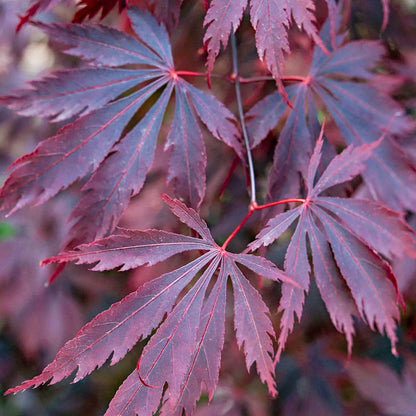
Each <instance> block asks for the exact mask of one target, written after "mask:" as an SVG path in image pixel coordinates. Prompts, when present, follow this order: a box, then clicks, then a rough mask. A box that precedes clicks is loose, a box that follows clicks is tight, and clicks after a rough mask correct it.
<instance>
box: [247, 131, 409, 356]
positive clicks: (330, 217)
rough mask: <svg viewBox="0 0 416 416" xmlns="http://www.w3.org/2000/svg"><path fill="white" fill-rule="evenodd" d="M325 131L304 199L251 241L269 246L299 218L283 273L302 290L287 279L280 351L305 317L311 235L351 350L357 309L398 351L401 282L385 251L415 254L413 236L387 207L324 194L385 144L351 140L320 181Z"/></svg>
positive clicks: (326, 293) (326, 296)
mask: <svg viewBox="0 0 416 416" xmlns="http://www.w3.org/2000/svg"><path fill="white" fill-rule="evenodd" d="M322 136H323V134H322V133H321V135H320V137H319V139H318V140H317V142H316V146H315V149H314V152H313V154H312V157H311V160H310V163H309V166H308V172H307V175H306V186H307V189H308V193H307V196H306V199H305V202H304V203H303V204H302V205H300V206H298V207H296V208H294V209H291V210H289V211H286V212H284V213H280V214H278V215H277V216H275V217H274V218H272V219H270V220H269V222H268V223H267V226H266V227H265V228H264V229H263V230H262V231H261V232H260V233H259V234H258V235H257V239H256V241H254V242H253V243H251V245H250V248H251V250H255V249H257V248H259V247H260V246H262V245H264V246H267V245H269V244H271V243H272V242H274V241H275V240H276V239H278V238H279V237H280V236H281V235H282V233H283V232H285V231H286V230H287V229H288V227H290V225H291V224H292V223H294V221H295V220H298V223H297V226H296V229H295V231H294V234H293V237H292V239H291V242H290V244H289V246H288V249H287V253H286V258H285V270H286V272H287V274H288V275H289V276H292V277H293V278H294V279H295V281H296V282H298V283H299V285H300V286H301V288H297V287H294V286H293V285H292V286H289V285H286V284H283V288H282V298H281V301H280V306H279V310H280V311H283V315H282V319H281V324H280V325H281V333H280V337H279V340H278V343H279V349H278V353H277V356H278V357H279V355H280V353H281V351H282V349H283V347H284V345H285V342H286V339H287V337H288V334H289V333H290V332H291V331H292V329H293V325H294V318H295V314H296V316H297V317H298V319H299V320H300V318H301V315H302V309H303V303H304V298H305V292H308V289H309V273H310V265H309V260H308V252H307V239H308V240H309V244H310V247H311V251H312V259H313V270H314V276H315V280H316V284H317V286H318V289H319V291H320V293H321V296H322V299H323V301H324V302H325V305H326V307H327V309H328V312H329V314H330V316H331V320H332V322H333V323H334V325H335V327H336V328H337V329H338V330H339V331H341V332H344V333H345V335H346V338H347V341H348V351H349V353H350V352H351V347H352V336H353V334H354V327H353V319H352V317H353V316H354V315H358V314H359V315H360V316H361V318H362V319H363V320H365V321H367V323H368V325H369V326H370V327H371V329H375V328H376V327H377V329H378V330H379V331H380V332H384V331H385V332H386V334H387V336H388V337H389V338H390V340H391V343H392V351H393V353H395V344H396V340H397V337H396V333H395V329H396V323H395V321H396V320H397V319H398V317H399V311H398V308H397V297H398V291H397V283H396V278H395V276H394V274H393V272H392V270H391V267H390V265H389V264H388V263H387V262H386V261H385V260H384V259H383V258H382V257H381V256H380V254H381V255H383V256H385V257H386V258H392V256H393V255H400V256H402V255H403V253H406V254H408V255H411V256H413V257H414V256H415V240H414V237H413V235H412V232H411V230H410V228H409V227H408V226H407V224H406V223H405V221H404V220H403V217H402V216H401V215H400V214H398V213H396V212H394V211H391V210H389V209H387V208H385V207H384V206H382V205H379V204H377V203H375V202H372V201H368V200H361V199H348V198H338V197H325V196H321V195H320V194H321V193H322V192H323V191H325V190H326V189H328V188H330V187H332V186H334V185H337V184H340V183H343V182H345V181H348V180H350V179H352V178H353V177H354V176H356V175H358V174H359V173H361V172H362V171H363V170H364V168H365V162H366V161H367V160H368V159H369V158H370V157H371V155H372V153H373V152H374V151H375V150H376V147H377V145H378V146H381V144H380V143H379V142H376V143H373V144H365V145H362V146H358V147H353V146H352V145H350V146H349V147H347V148H346V149H345V150H344V151H343V152H342V153H341V154H339V155H338V156H336V157H335V158H334V159H333V160H332V161H331V162H330V163H329V165H328V166H327V168H326V169H325V170H324V172H323V173H322V175H321V176H320V177H319V179H317V180H316V181H315V177H316V176H317V171H318V167H319V164H320V160H321V151H322V146H323V143H324V142H323V137H322ZM347 287H348V289H349V291H350V292H351V294H349V293H348V290H347ZM351 295H352V296H351ZM352 300H354V302H353V301H352ZM354 303H355V305H354Z"/></svg>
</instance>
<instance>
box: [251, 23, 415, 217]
mask: <svg viewBox="0 0 416 416" xmlns="http://www.w3.org/2000/svg"><path fill="white" fill-rule="evenodd" d="M338 20H340V17H339V16H338ZM321 38H322V39H323V41H324V42H325V45H326V47H327V49H328V50H329V51H330V52H331V54H330V56H327V55H325V54H324V53H323V52H322V50H321V49H320V48H318V47H316V48H315V53H314V57H313V62H312V66H311V69H310V72H309V75H308V76H307V77H306V78H305V80H304V81H303V82H300V83H298V84H296V85H292V86H290V87H288V88H287V93H288V97H289V99H291V100H292V103H293V110H291V113H290V115H289V117H288V119H287V121H286V123H285V126H284V129H283V131H282V132H281V134H280V138H279V142H278V145H277V147H276V149H275V154H274V163H273V169H272V171H271V174H270V178H269V199H271V200H278V199H283V198H287V197H290V196H292V195H294V194H297V193H298V191H299V176H303V178H305V177H306V175H305V173H306V172H305V166H307V165H306V164H305V160H308V159H309V157H310V155H311V153H312V149H313V139H314V137H317V135H318V131H319V122H318V120H317V114H318V109H319V107H318V106H317V104H316V102H315V99H316V97H319V99H320V100H321V101H322V102H323V103H324V105H325V106H326V108H327V109H328V110H329V112H330V114H331V116H332V118H333V120H334V121H335V123H336V125H337V126H338V128H339V131H340V133H341V134H342V136H343V137H344V139H345V141H346V143H347V144H348V145H350V144H354V145H355V146H359V145H361V144H365V143H367V144H368V143H373V142H375V141H376V140H378V139H379V137H381V136H382V135H385V134H387V137H386V138H385V140H383V142H382V143H381V144H380V146H378V147H377V148H376V149H375V151H374V156H373V157H372V158H371V159H369V160H368V161H367V166H368V167H369V169H367V170H366V171H365V172H364V174H363V176H364V180H365V181H366V184H367V185H368V187H369V189H370V191H371V193H372V195H373V197H374V198H375V199H376V200H380V201H382V202H383V203H385V204H387V206H389V207H390V208H392V209H393V210H395V211H403V210H406V209H408V210H414V207H415V206H416V170H415V167H414V166H413V165H412V163H411V162H410V160H409V159H408V158H407V156H406V155H405V153H404V151H403V150H402V149H401V148H400V146H399V145H398V144H397V142H396V141H395V140H394V139H393V138H392V136H395V135H396V136H403V135H406V134H407V133H409V132H410V131H411V130H412V128H413V124H412V123H411V122H410V121H409V119H407V118H406V117H405V116H404V112H403V109H402V108H401V107H400V106H399V105H398V104H397V103H396V102H395V101H394V100H393V99H391V98H390V97H388V96H386V95H384V94H382V93H380V92H379V91H377V89H375V88H374V87H373V86H370V85H369V84H367V83H365V82H362V81H366V80H371V78H373V76H374V75H373V74H372V73H371V72H370V70H371V69H372V68H374V67H375V65H376V62H377V61H378V60H380V58H381V57H382V55H383V47H382V45H381V44H380V43H379V42H374V41H354V42H350V43H346V44H344V45H343V44H342V42H343V40H344V38H345V36H343V35H338V36H337V37H336V39H335V45H334V46H333V45H332V42H331V36H330V24H329V22H327V23H326V24H325V25H324V27H323V29H322V31H321ZM357 79H361V80H360V81H357ZM284 111H285V102H284V100H283V98H282V97H281V95H280V94H279V93H277V92H276V93H275V94H272V95H269V96H268V97H266V98H264V99H263V100H262V101H260V102H259V103H257V104H256V105H255V106H254V107H253V108H252V109H251V110H250V111H249V112H248V114H247V116H248V117H249V119H250V120H249V122H248V130H249V134H250V138H251V141H252V145H253V146H255V145H257V144H259V143H260V142H261V141H262V140H263V139H264V138H265V137H266V136H267V134H268V132H269V131H270V130H271V129H273V128H274V127H275V126H276V125H277V123H278V122H279V120H280V119H281V118H282V116H283V113H284ZM299 143H302V144H301V145H300V144H299ZM332 156H333V151H331V148H330V146H326V150H325V153H324V157H325V158H326V159H327V158H331V157H332Z"/></svg>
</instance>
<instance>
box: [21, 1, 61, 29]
mask: <svg viewBox="0 0 416 416" xmlns="http://www.w3.org/2000/svg"><path fill="white" fill-rule="evenodd" d="M61 2H62V0H32V5H31V6H30V7H29V8H28V9H27V10H26V13H25V14H24V15H23V16H20V22H19V24H18V25H17V27H16V31H19V30H20V29H21V28H22V26H23V25H25V24H26V23H27V22H29V20H30V19H32V17H33V16H35V15H36V14H37V13H40V12H42V11H45V10H49V9H51V8H52V7H54V6H55V5H57V4H58V3H61Z"/></svg>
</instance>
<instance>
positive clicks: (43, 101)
mask: <svg viewBox="0 0 416 416" xmlns="http://www.w3.org/2000/svg"><path fill="white" fill-rule="evenodd" d="M129 17H130V20H131V23H132V27H133V30H134V32H135V34H136V35H137V37H133V36H129V35H126V34H125V33H123V32H120V31H117V30H115V29H111V28H107V27H105V26H98V25H79V24H71V25H64V24H49V25H47V24H41V23H38V24H37V25H38V26H39V27H40V28H41V29H42V30H44V31H45V32H46V33H47V34H48V35H49V36H50V37H51V38H52V39H53V40H54V41H55V42H57V43H59V44H61V45H62V46H63V49H64V50H65V51H66V53H69V54H72V55H75V56H78V57H81V58H84V59H86V60H89V61H90V65H91V66H92V67H91V68H85V69H76V70H70V71H58V72H55V73H53V74H52V75H50V76H48V77H46V78H44V79H43V80H41V81H35V82H32V84H31V89H29V90H18V91H16V92H15V93H12V94H11V95H10V96H8V97H4V98H3V99H2V102H3V103H4V104H6V105H8V106H9V107H11V108H14V109H16V110H18V111H19V112H20V113H21V114H24V115H38V116H42V117H48V118H52V119H53V121H60V120H64V119H67V118H69V117H72V116H78V117H79V118H77V119H76V120H75V121H74V122H73V123H72V124H69V125H67V126H66V127H64V128H63V129H62V130H60V131H59V132H58V134H57V135H56V136H55V137H52V138H49V139H47V140H45V141H44V142H42V143H40V144H39V146H38V147H37V148H36V150H35V151H34V152H32V153H30V154H28V155H25V156H23V157H22V158H20V159H19V160H18V161H17V162H15V163H14V164H13V165H12V168H13V170H12V172H11V174H10V176H9V178H8V179H7V180H6V183H5V185H4V186H3V188H2V190H1V191H0V196H1V198H2V202H1V209H3V210H9V211H10V213H11V212H14V211H15V210H18V209H20V208H22V207H23V206H25V205H28V204H40V203H42V202H44V201H46V200H48V199H49V198H51V197H52V196H54V195H55V194H56V193H58V192H59V191H60V190H62V189H64V188H66V187H68V186H69V185H71V184H72V183H73V182H74V181H76V180H77V179H80V178H83V177H85V176H86V175H88V174H90V173H93V175H92V177H91V178H90V180H89V181H88V183H87V185H86V186H85V187H84V188H83V191H84V192H85V194H84V197H83V198H82V199H81V201H80V202H79V204H78V205H77V206H76V208H75V210H74V212H73V213H72V215H71V219H76V222H75V224H74V225H73V227H72V229H71V231H70V233H69V236H68V237H67V241H66V242H67V248H70V249H71V248H73V247H74V246H76V245H78V244H80V243H87V242H91V241H93V240H94V239H96V238H101V237H103V236H105V235H106V233H108V232H109V231H110V232H111V231H112V230H113V229H114V228H115V226H116V225H117V222H118V220H119V218H120V216H121V215H122V213H123V212H124V210H125V209H126V207H127V206H128V202H129V199H130V198H131V197H132V196H134V195H136V194H138V193H139V192H140V190H141V189H142V187H143V185H144V182H145V179H146V175H147V173H148V171H149V170H150V168H151V167H152V164H153V158H154V153H155V148H156V144H157V139H158V136H159V132H160V127H161V123H162V120H163V117H164V114H165V111H166V108H167V105H168V102H169V99H170V96H171V93H172V90H173V89H175V94H176V108H175V116H174V119H173V123H172V126H171V129H170V132H169V134H168V141H167V145H166V146H167V147H170V148H171V150H172V151H171V161H170V170H169V177H168V179H169V180H171V181H172V182H173V184H174V187H175V190H176V193H177V195H178V197H181V198H183V199H184V200H185V202H187V203H188V204H189V205H191V206H193V207H195V208H198V207H199V205H200V203H201V201H202V198H203V196H204V193H205V165H206V155H205V146H204V143H203V140H202V134H201V131H200V129H199V126H198V122H197V119H196V115H195V111H194V109H193V107H192V105H193V106H194V107H195V110H196V113H198V115H199V117H200V118H201V120H202V121H203V122H204V123H205V124H206V126H207V127H208V129H209V130H210V131H211V132H212V134H213V135H214V136H215V137H216V138H217V139H220V140H221V141H223V142H224V143H226V144H227V145H229V146H231V147H233V149H234V150H235V151H236V152H237V153H239V154H240V156H242V153H243V152H242V149H241V144H240V142H239V140H238V139H239V133H238V130H237V128H236V126H235V124H234V117H233V115H232V114H231V113H230V112H229V111H228V110H227V109H226V108H225V107H224V106H223V105H222V104H220V103H219V102H218V101H217V100H216V99H215V98H214V97H212V96H210V95H208V94H205V93H203V92H201V91H198V90H197V89H196V88H194V87H192V86H191V85H190V84H188V83H187V82H185V81H183V80H181V79H180V78H178V76H177V75H176V74H175V72H174V67H173V58H172V52H171V47H170V42H169V37H168V34H167V31H166V29H165V28H164V26H163V25H159V24H158V23H157V21H156V20H155V18H153V17H152V16H151V15H150V14H149V13H147V12H146V13H142V12H140V11H139V10H138V9H130V10H129ZM127 64H128V65H129V66H128V67H123V68H103V67H102V66H103V65H104V66H110V67H111V66H113V67H114V66H115V67H120V66H125V65H127ZM137 66H139V67H137ZM140 66H144V67H140ZM161 88H164V90H163V92H162V95H161V97H160V98H159V99H158V100H157V101H156V103H155V104H154V105H153V106H150V107H149V110H148V112H147V114H146V115H145V116H144V117H143V118H142V119H141V120H138V117H137V111H138V110H139V109H140V108H142V106H143V105H144V104H146V102H147V101H148V100H149V99H151V98H152V96H154V95H155V94H158V93H159V92H158V90H159V89H161ZM191 101H192V104H191ZM146 105H147V104H146ZM127 128H128V131H127V132H126V130H127ZM74 166H77V168H76V169H74V168H73V167H74ZM184 167H185V168H184Z"/></svg>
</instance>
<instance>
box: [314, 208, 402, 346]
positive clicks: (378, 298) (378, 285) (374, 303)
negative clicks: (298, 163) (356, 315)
mask: <svg viewBox="0 0 416 416" xmlns="http://www.w3.org/2000/svg"><path fill="white" fill-rule="evenodd" d="M315 210H316V208H315V209H314V212H316V211H315ZM319 218H320V219H321V221H322V223H323V226H324V228H325V232H326V235H327V237H328V239H329V242H330V244H331V247H332V250H333V252H334V256H335V260H336V262H337V264H338V267H339V268H340V270H341V273H342V275H343V276H344V279H345V280H346V282H347V284H348V287H349V288H350V290H351V293H352V295H353V297H354V300H355V302H356V304H357V309H358V311H359V312H360V314H361V316H362V318H363V319H364V320H366V321H367V322H368V324H369V325H370V328H371V329H375V325H376V326H377V329H378V330H379V331H380V332H381V333H383V332H384V331H386V334H387V335H388V337H389V338H390V340H391V344H392V352H393V353H396V341H397V336H396V332H395V330H396V322H395V320H397V319H398V318H399V310H398V307H397V296H396V293H395V291H394V286H393V285H392V282H393V283H394V285H395V286H396V289H397V283H396V278H395V277H394V275H393V272H392V271H391V268H390V266H389V265H388V263H387V262H385V261H384V260H383V259H382V258H381V257H380V256H378V255H377V254H376V253H375V252H374V251H373V250H372V249H370V248H369V247H368V246H366V245H365V244H363V243H362V242H361V241H360V240H358V239H357V238H356V237H355V236H354V235H352V234H350V233H348V232H347V231H346V230H345V229H344V228H343V227H342V226H341V225H340V224H338V223H337V222H336V221H335V220H333V219H332V218H331V217H330V216H328V215H327V214H325V213H324V212H323V211H319Z"/></svg>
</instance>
